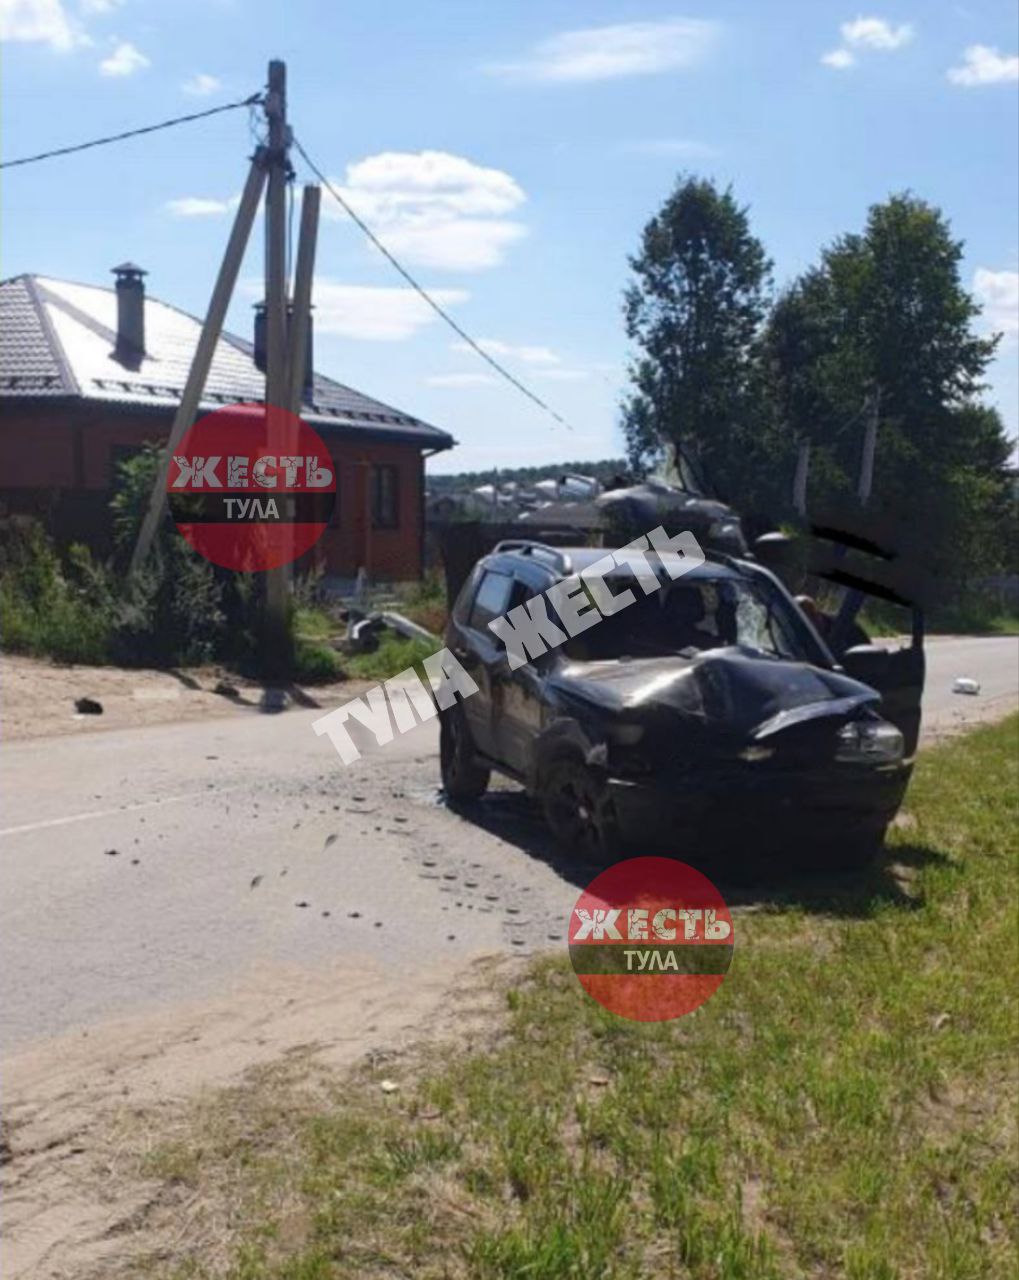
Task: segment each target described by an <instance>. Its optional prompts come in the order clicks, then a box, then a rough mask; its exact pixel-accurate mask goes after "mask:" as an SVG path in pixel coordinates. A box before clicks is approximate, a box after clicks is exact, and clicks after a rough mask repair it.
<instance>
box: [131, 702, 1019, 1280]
mask: <svg viewBox="0 0 1019 1280" xmlns="http://www.w3.org/2000/svg"><path fill="white" fill-rule="evenodd" d="M1017 729H1019V718H1016V717H1013V718H1012V719H1011V720H1010V721H1008V722H1006V723H1004V724H1002V725H998V726H993V727H989V728H985V729H981V730H979V731H978V732H976V733H974V734H972V735H971V736H969V737H968V738H965V739H960V740H958V741H957V742H955V743H953V744H951V745H948V746H946V747H943V748H940V749H938V750H932V751H929V752H927V753H926V754H925V755H924V756H923V757H922V759H921V761H920V764H919V767H918V769H917V774H916V777H915V779H914V782H913V786H912V789H911V792H910V796H909V811H910V815H911V819H910V821H909V822H908V824H906V825H905V826H903V827H900V828H899V829H898V830H897V831H896V833H895V834H894V836H893V848H892V860H891V863H890V864H889V866H887V867H884V868H879V869H877V870H875V871H874V872H873V873H872V874H871V875H870V877H869V878H863V877H855V878H853V877H847V878H845V879H843V880H831V881H828V882H813V883H805V882H803V881H800V882H796V883H792V884H790V885H788V886H787V891H786V892H784V894H782V895H780V894H778V893H774V894H772V895H771V898H770V901H767V902H766V904H765V906H764V907H763V908H762V909H759V910H757V911H754V912H751V913H746V912H741V913H739V914H738V915H737V925H736V929H737V942H736V953H735V958H734V962H733V967H732V969H731V971H730V973H729V975H728V977H727V979H726V981H725V983H724V984H723V986H722V988H721V990H720V991H719V993H718V994H717V995H716V996H715V997H714V998H713V999H712V1000H711V1001H709V1002H708V1004H707V1005H705V1006H704V1007H703V1008H702V1009H700V1010H698V1011H697V1012H695V1013H694V1014H691V1015H689V1016H687V1017H685V1018H681V1019H679V1020H678V1021H674V1022H671V1023H665V1024H660V1025H643V1024H638V1023H631V1022H626V1021H623V1020H621V1019H619V1018H616V1017H613V1016H612V1015H610V1014H608V1013H606V1012H604V1011H603V1010H602V1009H601V1008H600V1007H599V1006H598V1005H596V1004H595V1003H594V1002H592V1001H591V1000H589V999H588V998H587V997H586V996H585V995H584V994H583V992H582V991H581V990H580V988H579V986H578V984H577V982H576V980H575V978H574V976H573V974H572V972H571V971H570V969H569V966H568V963H567V962H566V961H565V959H564V958H563V957H561V956H557V957H554V958H551V959H546V960H542V961H540V962H538V963H536V964H535V965H534V966H533V968H532V969H531V971H530V973H529V975H528V976H527V978H526V979H525V980H524V981H522V982H521V983H519V984H518V985H517V986H515V987H514V988H513V989H511V990H508V991H507V992H506V995H505V998H506V1009H505V1014H504V1015H503V1017H502V1019H501V1020H500V1022H499V1025H498V1026H496V1027H495V1028H494V1029H493V1031H492V1034H491V1036H490V1039H489V1041H488V1044H487V1048H486V1049H485V1051H477V1050H475V1051H473V1052H469V1053H461V1054H459V1055H456V1054H455V1053H450V1052H449V1050H448V1049H447V1050H445V1051H436V1052H435V1054H434V1055H433V1056H431V1057H429V1056H428V1055H424V1056H422V1055H418V1056H410V1057H408V1058H406V1059H404V1060H403V1061H402V1062H401V1063H399V1064H392V1063H388V1064H387V1065H386V1067H385V1071H384V1074H385V1075H388V1076H392V1077H394V1078H395V1079H397V1080H398V1081H399V1082H400V1085H401V1087H400V1089H399V1091H398V1092H396V1093H394V1094H391V1095H385V1094H382V1093H381V1092H380V1090H379V1088H378V1080H379V1078H380V1077H379V1072H378V1071H377V1070H372V1069H371V1068H369V1067H365V1068H364V1069H363V1070H362V1071H361V1072H360V1073H359V1074H358V1073H355V1075H354V1076H353V1077H343V1078H342V1079H336V1078H329V1077H326V1079H325V1082H324V1083H322V1082H320V1083H319V1084H318V1085H317V1086H316V1089H315V1090H314V1091H309V1089H308V1088H307V1081H306V1080H305V1081H303V1082H302V1081H296V1082H292V1083H291V1084H289V1085H288V1084H287V1083H286V1082H285V1081H284V1080H282V1079H281V1078H280V1077H279V1076H276V1077H274V1078H272V1079H271V1080H270V1081H269V1082H268V1083H267V1082H266V1081H264V1080H261V1081H260V1080H258V1079H256V1080H255V1081H254V1082H252V1083H251V1084H249V1085H248V1086H247V1087H245V1088H242V1089H238V1090H234V1091H232V1092H231V1093H229V1094H224V1095H218V1096H217V1097H215V1098H212V1099H210V1100H208V1101H207V1102H206V1103H205V1104H204V1106H203V1108H202V1109H201V1110H200V1112H199V1113H198V1114H196V1115H195V1116H194V1117H193V1123H192V1139H191V1142H192V1148H193V1149H194V1148H197V1149H198V1151H199V1154H200V1158H199V1159H197V1160H196V1159H194V1158H193V1150H189V1149H188V1147H187V1145H186V1144H185V1145H181V1139H180V1137H179V1135H178V1136H177V1137H175V1139H174V1142H173V1143H172V1144H171V1145H170V1146H169V1147H168V1149H167V1150H166V1152H165V1153H163V1155H162V1156H160V1155H159V1152H158V1150H157V1152H156V1153H155V1154H153V1155H152V1156H150V1169H153V1170H156V1171H157V1172H158V1170H159V1168H160V1160H162V1167H163V1169H164V1170H165V1174H164V1176H165V1177H166V1178H168V1179H177V1180H178V1181H179V1180H181V1179H184V1180H186V1181H187V1183H188V1195H189V1196H192V1195H195V1194H199V1195H201V1194H205V1195H207V1196H210V1197H212V1198H213V1200H215V1199H216V1197H219V1199H218V1200H216V1204H217V1205H218V1207H217V1208H215V1216H216V1220H217V1221H218V1220H220V1219H222V1220H224V1221H230V1222H232V1223H233V1224H234V1234H233V1236H232V1237H231V1242H230V1246H229V1248H227V1249H226V1250H225V1252H224V1253H223V1254H222V1258H223V1259H224V1260H223V1261H222V1262H221V1263H219V1262H217V1263H215V1264H210V1263H209V1262H208V1260H207V1259H206V1258H203V1257H201V1256H191V1257H189V1258H187V1259H184V1260H181V1259H180V1258H178V1259H177V1262H176V1264H175V1265H176V1270H173V1269H172V1268H171V1270H170V1271H167V1270H166V1269H165V1267H166V1265H167V1264H165V1263H163V1262H160V1263H153V1266H154V1267H155V1268H156V1269H157V1270H158V1271H159V1273H160V1274H163V1275H166V1274H173V1275H175V1276H177V1277H184V1276H192V1277H208V1276H217V1277H220V1276H222V1277H230V1280H326V1277H328V1278H330V1280H340V1278H342V1280H347V1278H349V1280H354V1278H356V1280H371V1278H373V1277H376V1278H381V1277H389V1278H392V1280H396V1277H409V1276H413V1277H415V1278H416V1280H417V1278H420V1280H430V1278H434V1280H439V1278H440V1277H446V1278H455V1277H464V1278H466V1277H472V1278H477V1280H637V1277H645V1276H656V1277H676V1278H677V1280H680V1278H681V1280H775V1278H778V1277H795V1276H804V1277H845V1278H846V1280H988V1278H994V1277H1002V1278H1004V1277H1005V1276H1008V1275H1011V1274H1014V1270H1013V1268H1014V1264H1015V1262H1016V1243H1017V1242H1016V1237H1015V1234H1014V1232H1015V1222H1016V1216H1015V1212H1014V1211H1015V1197H1016V1185H1017V1177H1016V1165H1017V1159H1016V1141H1015V1114H1016V1101H1017V1098H1016V1094H1017V1088H1016V1085H1017V1079H1016V1048H1017V1034H1016V1032H1017V1027H1016V984H1015V977H1016V971H1017V937H1016V888H1017V884H1016V865H1015V864H1016V858H1015V853H1016V848H1015V846H1016V840H1015V831H1016V817H1017V814H1016V791H1017V787H1016V782H1017V778H1016V750H1017ZM253 1117H257V1119H253Z"/></svg>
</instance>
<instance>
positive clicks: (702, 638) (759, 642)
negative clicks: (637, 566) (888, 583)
mask: <svg viewBox="0 0 1019 1280" xmlns="http://www.w3.org/2000/svg"><path fill="white" fill-rule="evenodd" d="M609 582H610V583H611V587H612V591H613V593H614V594H616V595H618V594H619V593H620V592H621V591H623V590H624V589H626V588H629V589H630V590H631V591H632V592H633V595H634V597H635V599H634V603H633V604H631V605H630V606H629V607H628V608H625V609H621V610H620V611H619V612H618V613H615V614H612V615H610V616H608V617H605V618H603V619H602V621H601V622H599V623H598V625H597V626H594V627H591V628H589V629H588V630H587V631H584V632H582V633H581V634H580V635H577V636H574V637H573V638H572V639H570V640H568V641H567V643H566V645H565V646H564V652H565V654H566V656H567V657H569V658H572V659H574V660H575V661H580V662H596V661H602V660H607V659H612V658H624V657H631V658H644V657H667V656H669V655H670V654H681V655H683V656H684V657H693V656H695V655H696V654H698V653H703V652H706V651H708V650H711V649H721V648H727V647H731V646H733V645H736V646H739V647H740V648H742V649H749V650H753V651H754V652H756V653H760V654H764V655H767V656H770V657H774V658H789V659H794V660H796V661H801V662H803V661H805V662H816V661H817V655H816V654H813V653H810V652H809V651H808V649H807V646H806V644H805V643H804V641H803V638H802V635H801V629H800V628H799V627H798V626H797V625H796V620H795V617H794V616H793V614H792V611H791V609H790V608H789V605H788V604H787V603H786V601H784V600H783V599H782V597H781V596H780V595H779V594H778V593H777V592H776V591H774V590H772V589H771V588H769V587H768V586H767V584H761V585H758V584H757V583H749V582H744V581H741V580H739V579H733V578H712V579H698V580H697V581H693V580H689V579H687V580H685V581H680V582H675V583H672V584H669V585H666V586H663V587H662V588H661V590H660V591H657V592H655V593H654V595H650V596H645V595H644V594H643V592H642V591H641V589H640V587H639V586H638V585H637V583H636V581H635V580H634V579H633V578H632V577H631V576H630V575H627V574H613V575H612V577H611V578H610V579H609Z"/></svg>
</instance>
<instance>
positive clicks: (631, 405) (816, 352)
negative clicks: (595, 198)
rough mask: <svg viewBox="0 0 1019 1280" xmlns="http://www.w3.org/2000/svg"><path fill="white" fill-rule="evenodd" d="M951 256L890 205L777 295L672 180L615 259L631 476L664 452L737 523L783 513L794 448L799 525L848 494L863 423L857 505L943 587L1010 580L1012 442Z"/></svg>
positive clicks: (765, 266)
mask: <svg viewBox="0 0 1019 1280" xmlns="http://www.w3.org/2000/svg"><path fill="white" fill-rule="evenodd" d="M962 251H963V245H962V242H961V241H959V240H957V239H955V238H954V237H953V235H952V232H951V228H950V226H949V224H948V221H947V219H946V218H945V216H944V215H943V214H942V212H941V211H940V210H939V209H937V208H935V207H934V206H932V205H930V204H928V203H926V202H925V201H924V200H921V199H919V198H918V197H916V196H915V195H913V194H911V193H908V192H907V193H902V194H897V195H893V196H891V197H889V198H888V199H887V200H886V201H884V202H883V203H881V204H876V205H874V206H873V207H872V208H871V209H870V211H869V213H868V215H867V219H866V223H865V226H864V228H863V230H862V231H860V232H853V233H850V234H846V235H843V236H840V237H839V238H838V239H836V240H835V241H834V242H833V243H832V244H830V245H829V246H828V247H827V248H825V249H823V250H822V252H821V254H820V256H819V260H818V262H817V263H816V265H814V266H813V267H811V268H810V269H809V270H808V271H806V272H805V273H804V274H803V275H802V276H800V277H799V278H798V279H795V280H793V281H792V282H791V283H789V284H788V285H786V286H785V287H784V288H782V289H779V290H777V291H776V290H775V288H774V286H773V278H772V264H771V261H770V259H769V257H768V255H767V253H766V251H765V249H764V246H763V245H762V244H761V242H760V241H759V240H758V239H757V238H756V237H755V236H754V235H753V233H752V231H751V228H750V220H749V216H748V211H747V209H746V208H745V207H743V206H741V205H740V204H739V203H738V202H737V200H736V198H735V196H734V195H733V192H732V190H731V189H726V190H720V189H719V188H718V187H716V186H715V185H714V184H713V183H711V182H709V181H706V180H703V179H700V178H697V177H690V176H682V177H681V178H680V179H679V181H678V182H677V185H676V187H675V189H674V191H673V192H672V194H671V195H670V196H669V197H668V199H667V200H666V201H665V203H664V204H663V205H662V207H661V209H659V211H658V212H657V213H656V214H655V215H654V217H653V218H652V219H651V220H650V221H649V222H648V223H647V225H646V226H645V228H644V231H643V235H642V237H641V241H640V247H639V250H638V252H637V253H636V254H635V255H634V256H633V257H632V258H631V259H630V265H631V267H632V270H633V278H632V283H631V285H630V287H629V288H628V290H627V292H626V295H625V300H624V317H625V325H626V332H627V336H628V337H629V338H630V340H631V342H632V343H633V349H634V355H633V358H632V361H631V364H630V368H629V378H630V390H629V392H628V394H627V396H626V398H625V400H624V403H623V406H622V427H623V432H624V436H625V439H626V445H627V452H628V455H629V462H630V465H631V466H632V467H633V468H634V469H636V470H638V471H644V470H647V469H650V468H652V467H654V466H655V465H657V464H660V463H661V462H662V461H663V460H672V459H673V458H674V457H675V456H676V455H677V454H678V455H679V457H680V458H681V459H682V460H684V461H685V464H686V465H687V468H688V470H689V471H690V472H691V473H692V474H695V475H696V476H697V477H699V479H700V480H701V482H702V483H703V485H704V486H705V487H706V488H708V489H710V490H711V491H712V493H713V494H714V496H717V497H720V498H722V499H724V500H726V501H729V502H731V503H732V504H733V505H734V506H736V507H737V508H738V509H740V510H741V511H742V512H744V513H750V512H762V511H766V512H768V513H769V514H770V516H771V517H772V518H773V519H775V520H782V519H786V518H793V517H794V516H795V514H796V513H795V511H794V505H793V478H794V475H795V473H796V468H797V461H798V459H800V460H801V461H802V459H803V455H804V454H805V453H806V448H807V447H809V457H810V469H809V479H808V483H807V485H806V494H807V509H808V514H809V512H810V509H811V507H815V508H816V507H818V506H822V505H825V504H828V505H830V504H834V503H842V504H843V505H845V504H851V503H852V502H854V501H857V500H858V499H857V496H856V489H857V482H858V477H859V473H860V462H861V451H862V448H863V438H864V427H865V424H866V421H867V419H868V417H871V418H873V419H874V420H876V422H877V433H876V439H877V446H876V455H875V457H876V460H875V467H874V481H873V493H872V497H871V499H870V502H871V504H872V505H873V508H874V509H875V510H880V511H883V512H893V513H898V514H899V516H901V517H902V518H903V520H905V521H908V523H909V524H910V525H911V527H912V528H913V529H914V531H917V532H918V534H919V535H920V536H922V538H923V539H924V541H925V545H926V546H927V548H928V550H929V562H930V565H931V566H936V567H937V568H938V569H939V571H941V572H944V573H945V574H946V575H947V577H948V578H956V579H957V580H958V579H961V578H963V577H965V576H966V575H967V574H971V573H973V572H974V571H977V572H983V573H992V572H994V571H995V570H997V569H999V568H1002V567H1013V566H1012V565H1011V564H1010V563H1009V560H1010V558H1012V559H1014V554H1015V552H1014V541H1015V540H1014V536H1013V533H1014V530H1013V525H1012V522H1013V520H1014V501H1013V499H1012V497H1011V494H1010V486H1009V480H1008V477H1007V474H1006V471H1005V465H1006V462H1007V459H1008V456H1009V452H1010V442H1009V441H1008V439H1007V437H1006V434H1005V431H1004V428H1003V425H1002V422H1001V418H1000V415H999V414H998V412H997V410H996V409H994V408H992V407H991V406H989V405H987V404H986V403H985V402H984V401H983V400H982V398H981V395H982V392H983V391H984V389H985V383H984V378H985V375H986V371H987V368H988V365H989V364H990V362H991V360H992V358H993V356H994V352H995V348H996V346H997V343H998V340H999V339H998V337H997V336H985V335H983V334H981V333H980V332H978V330H977V327H976V321H977V320H978V317H979V307H978V306H977V304H976V303H975V302H974V300H973V299H972V297H971V296H970V295H969V293H968V292H967V291H966V289H965V288H964V287H963V285H962V283H961V279H960V262H961V258H962Z"/></svg>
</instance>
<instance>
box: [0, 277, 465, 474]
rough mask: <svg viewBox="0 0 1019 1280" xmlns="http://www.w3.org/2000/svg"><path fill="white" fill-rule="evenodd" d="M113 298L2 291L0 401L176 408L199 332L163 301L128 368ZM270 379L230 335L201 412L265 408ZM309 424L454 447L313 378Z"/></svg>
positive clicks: (36, 281) (152, 304)
mask: <svg viewBox="0 0 1019 1280" xmlns="http://www.w3.org/2000/svg"><path fill="white" fill-rule="evenodd" d="M116 324H117V301H116V294H115V292H114V290H112V289H106V288H100V287H97V286H95V285H82V284H72V283H70V282H69V281H66V280H54V279H50V278H49V277H46V276H30V275H26V276H16V277H15V278H13V279H11V280H5V281H2V282H0V397H2V398H7V399H10V398H31V399H35V398H38V397H51V396H80V397H81V398H83V399H85V400H88V401H90V402H93V403H95V402H106V403H109V404H110V405H111V406H112V405H120V406H139V407H145V408H150V409H153V408H154V409H159V408H165V409H166V410H167V411H169V410H170V409H172V408H173V406H174V405H175V403H176V402H177V401H178V400H179V398H180V394H181V392H182V390H183V388H184V383H185V381H186V379H187V375H188V370H189V368H190V365H191V357H192V354H193V352H194V349H195V346H196V344H197V342H198V335H199V332H200V330H201V323H200V321H198V320H197V319H195V317H194V316H190V315H188V314H187V313H186V312H183V311H180V310H178V309H177V308H176V307H173V306H170V305H168V304H167V303H165V302H160V301H159V300H158V299H156V298H152V297H146V299H145V346H146V353H145V355H144V357H143V358H142V359H141V360H140V361H139V362H138V363H137V367H133V366H132V367H128V366H127V365H125V364H123V363H122V362H121V361H119V360H118V359H117V357H116V355H115V353H114V346H115V338H116ZM264 396H265V377H264V375H263V374H262V373H261V372H260V371H259V370H258V369H257V368H256V367H255V362H254V353H253V347H252V345H251V343H249V342H246V341H244V339H242V338H238V337H235V336H234V335H233V334H228V333H224V334H223V335H222V337H221V338H220V341H219V342H218V344H217V346H216V351H215V355H214V356H213V361H212V367H211V369H210V371H209V377H208V380H207V382H206V388H205V394H204V397H203V400H202V406H203V408H206V409H211V408H215V407H216V406H217V405H220V404H236V403H243V402H259V401H261V400H262V399H263V398H264ZM301 412H302V416H303V417H304V418H305V419H307V420H308V421H309V422H311V423H313V424H314V425H315V426H316V427H317V428H319V429H320V430H324V431H327V432H328V431H330V430H335V431H343V430H349V431H352V432H356V433H360V432H369V431H370V432H371V434H372V435H374V436H381V437H392V438H393V439H399V440H408V439H412V440H414V441H416V442H418V443H420V445H421V446H422V447H423V448H428V447H432V448H440V449H441V448H449V447H450V446H451V445H452V444H453V439H452V437H451V436H449V435H448V434H447V433H446V432H444V431H440V430H439V429H438V428H437V427H432V426H429V425H428V424H427V423H425V422H422V421H420V419H418V418H414V417H412V416H411V415H410V414H407V413H402V412H401V411H400V410H398V409H393V408H391V407H390V406H389V405H386V404H382V403H381V402H380V401H378V400H374V399H372V398H371V397H369V396H365V395H362V394H361V393H360V392H359V391H354V390H353V389H352V388H351V387H347V386H344V385H343V384H342V383H339V382H335V381H334V380H333V379H332V378H327V377H324V376H323V375H322V374H319V373H316V374H315V376H314V379H313V382H312V392H311V397H310V399H308V400H306V402H305V405H304V407H303V408H302V411H301Z"/></svg>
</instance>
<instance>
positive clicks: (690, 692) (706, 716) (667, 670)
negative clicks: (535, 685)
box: [553, 648, 881, 739]
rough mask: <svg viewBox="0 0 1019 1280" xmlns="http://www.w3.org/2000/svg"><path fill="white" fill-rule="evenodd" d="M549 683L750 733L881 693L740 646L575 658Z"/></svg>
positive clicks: (618, 708)
mask: <svg viewBox="0 0 1019 1280" xmlns="http://www.w3.org/2000/svg"><path fill="white" fill-rule="evenodd" d="M553 683H554V684H555V685H556V687H557V689H558V690H559V692H560V693H562V694H563V695H565V696H566V697H567V698H569V697H578V698H581V699H583V700H584V701H585V702H588V703H591V704H593V705H596V706H598V707H600V708H602V709H604V710H606V711H610V712H613V713H618V714H626V713H627V712H631V713H639V712H641V711H642V710H644V709H650V708H657V707H668V708H671V709H672V710H674V711H676V712H678V713H679V714H680V715H681V716H682V717H684V718H685V719H688V720H691V721H694V722H697V723H699V724H700V725H702V726H703V727H704V728H706V729H713V730H718V731H720V732H722V733H724V734H725V735H726V736H729V735H733V736H738V737H741V738H753V739H759V738H765V737H769V736H770V735H771V734H773V733H778V732H780V731H781V730H783V729H787V728H789V727H790V726H791V725H794V724H799V723H802V722H803V721H805V720H815V719H818V718H820V717H829V716H830V717H845V716H848V715H850V714H852V713H853V712H854V711H856V710H857V709H858V708H859V707H862V706H865V705H867V704H868V703H871V704H872V703H876V702H879V701H880V697H881V695H880V694H878V693H877V692H876V691H875V690H873V689H871V688H870V687H869V686H868V685H865V684H861V683H860V682H859V681H858V680H852V679H850V678H849V676H845V675H840V674H839V673H838V672H836V671H827V670H825V669H824V668H823V667H815V666H812V665H811V664H810V663H806V662H788V661H784V660H781V659H772V658H762V657H760V656H759V655H757V654H755V653H752V652H750V651H748V650H744V649H739V648H728V649H715V650H712V651H710V652H709V653H704V654H699V655H697V656H696V657H693V658H683V657H681V656H679V655H677V656H675V657H665V658H620V659H613V660H612V661H607V662H573V663H570V664H569V666H567V667H565V668H563V669H562V671H561V672H560V673H559V674H558V675H557V677H555V678H554V680H553Z"/></svg>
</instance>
